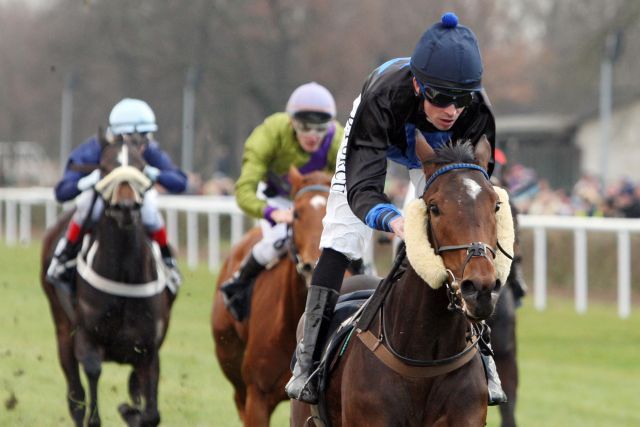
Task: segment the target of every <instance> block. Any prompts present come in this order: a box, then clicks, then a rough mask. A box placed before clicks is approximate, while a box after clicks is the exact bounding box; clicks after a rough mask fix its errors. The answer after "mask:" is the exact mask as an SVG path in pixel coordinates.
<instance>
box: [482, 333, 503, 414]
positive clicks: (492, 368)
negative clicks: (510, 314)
mask: <svg viewBox="0 0 640 427" xmlns="http://www.w3.org/2000/svg"><path fill="white" fill-rule="evenodd" d="M480 358H481V359H482V364H483V365H484V372H485V375H486V376H487V388H488V389H489V402H488V403H489V406H495V405H499V404H501V403H506V402H507V395H506V394H505V392H504V390H502V382H500V377H499V376H498V369H497V367H496V362H495V361H494V360H493V349H492V348H491V329H490V328H489V326H486V328H485V331H484V333H483V334H482V339H481V343H480Z"/></svg>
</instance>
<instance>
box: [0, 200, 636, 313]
mask: <svg viewBox="0 0 640 427" xmlns="http://www.w3.org/2000/svg"><path fill="white" fill-rule="evenodd" d="M158 203H159V206H160V209H161V210H163V211H164V213H165V218H166V222H167V232H168V234H169V240H170V241H171V242H174V243H175V242H179V241H180V236H179V235H178V233H179V229H180V228H179V227H178V215H179V214H182V215H185V216H186V227H185V230H186V236H185V239H183V240H184V241H185V242H186V245H185V247H186V254H187V265H188V267H189V268H195V267H196V266H197V265H198V261H199V247H200V238H201V236H202V233H201V232H200V230H199V221H198V219H199V216H201V215H206V217H207V229H208V230H207V236H206V238H207V247H208V251H207V252H208V253H207V260H208V265H209V269H210V270H211V271H215V270H217V269H218V267H219V265H220V262H221V251H220V241H221V239H220V235H221V217H222V216H229V217H230V236H231V243H235V242H237V241H238V240H239V239H240V238H241V236H242V234H243V232H244V227H243V223H244V216H243V214H242V212H241V211H240V209H239V208H238V206H237V205H236V203H235V200H234V199H233V197H224V196H167V195H162V196H160V197H159V199H158ZM33 206H44V207H45V224H43V226H45V225H46V226H49V225H51V224H53V223H54V222H55V220H56V217H57V214H58V210H59V205H58V204H57V203H56V202H55V200H54V198H53V191H52V190H51V189H50V188H0V232H2V233H3V234H4V237H5V242H6V243H7V244H8V245H15V244H16V243H18V242H21V243H29V242H30V241H31V229H32V226H33V224H32V218H31V208H32V207H33ZM3 207H4V209H3ZM520 226H521V227H522V228H526V229H531V230H533V236H534V240H533V242H534V251H533V266H534V269H533V298H534V306H535V307H536V308H537V309H538V310H543V309H545V307H546V304H547V242H546V235H547V234H546V233H547V230H570V231H573V233H574V273H575V275H574V277H575V285H574V293H575V308H576V311H577V312H578V313H584V312H585V311H586V310H587V296H588V286H587V284H588V280H587V265H588V264H587V262H588V260H587V232H591V231H598V232H608V233H616V235H617V241H618V244H617V260H618V262H617V270H618V314H619V316H620V317H622V318H626V317H628V316H629V315H630V314H631V239H630V234H631V233H640V220H633V219H620V218H582V217H559V216H529V215H523V216H520Z"/></svg>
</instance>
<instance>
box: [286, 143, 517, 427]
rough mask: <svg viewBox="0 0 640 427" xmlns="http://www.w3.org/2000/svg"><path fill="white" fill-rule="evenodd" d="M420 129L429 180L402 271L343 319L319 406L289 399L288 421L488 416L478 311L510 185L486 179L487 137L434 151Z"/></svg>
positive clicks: (408, 231)
mask: <svg viewBox="0 0 640 427" xmlns="http://www.w3.org/2000/svg"><path fill="white" fill-rule="evenodd" d="M416 139H417V147H416V148H417V154H418V157H419V158H420V160H421V161H422V163H423V170H424V175H425V179H426V185H425V191H424V193H423V195H422V197H421V198H419V199H417V200H415V201H414V202H412V203H411V204H410V205H409V208H408V209H407V212H406V219H405V241H406V254H407V256H406V260H407V261H408V262H404V263H403V264H402V266H400V263H399V262H398V261H396V264H395V267H396V268H397V267H399V270H397V271H401V270H402V268H403V267H404V268H406V271H404V273H402V274H393V275H390V276H389V277H390V278H391V280H385V281H383V282H382V283H381V284H380V285H379V286H378V288H377V290H376V293H375V294H374V295H373V297H372V298H370V299H369V300H368V302H367V304H366V305H365V306H364V309H363V310H362V312H361V315H360V317H359V319H358V320H354V321H352V322H351V326H350V327H351V333H350V334H349V335H348V336H347V338H346V341H345V343H344V344H341V345H340V346H339V347H338V348H340V349H341V352H340V357H339V358H338V359H337V362H336V363H335V367H334V370H333V372H331V373H330V375H328V378H327V377H325V378H326V380H325V381H323V387H322V389H321V391H322V390H324V391H323V396H322V398H321V407H322V408H324V409H323V410H321V411H320V412H318V411H317V409H318V407H317V406H314V407H309V406H308V405H306V404H304V403H302V402H299V401H292V405H291V406H292V425H294V426H305V425H316V426H324V425H330V426H334V427H335V426H343V425H344V426H365V425H366V426H439V427H440V426H456V427H457V426H484V425H485V422H486V416H487V402H488V392H487V380H486V377H485V372H484V368H483V362H482V359H481V357H480V354H479V349H478V347H479V346H480V344H481V342H482V327H481V323H480V321H482V320H483V319H486V318H488V317H489V316H490V315H491V314H492V313H493V311H494V308H495V305H496V301H497V299H498V292H499V291H500V288H501V286H502V285H503V284H504V281H505V280H506V277H507V275H508V272H509V267H510V259H509V258H508V257H509V256H510V255H509V254H510V251H511V250H512V246H513V222H512V219H511V215H510V213H507V211H508V209H509V207H508V205H507V204H506V203H505V202H507V200H508V197H507V195H506V192H503V191H500V190H499V189H494V187H492V185H491V184H490V182H489V179H488V175H487V173H486V170H487V166H488V162H489V159H490V157H491V148H490V146H489V143H488V142H487V140H486V139H485V138H482V139H481V140H480V141H479V142H478V143H477V144H476V147H475V149H474V148H473V146H472V145H471V144H470V143H468V142H466V143H457V144H450V145H447V146H445V147H443V148H442V149H440V150H438V152H434V150H432V149H431V148H430V147H429V146H428V144H427V143H426V141H425V140H424V138H422V135H420V134H417V135H416ZM502 203H504V206H501V204H502ZM505 213H507V215H506V216H505V217H503V215H504V214H505ZM499 218H501V219H500V220H499ZM499 230H502V231H499ZM499 237H500V238H499ZM507 251H509V253H508V254H507V253H506V252H507ZM503 252H504V253H503ZM399 259H401V258H399ZM394 270H395V269H394ZM347 327H349V326H347ZM343 336H344V335H343ZM311 413H313V414H314V416H309V414H311ZM318 416H319V417H320V419H321V420H323V421H324V423H322V422H320V421H319V419H318Z"/></svg>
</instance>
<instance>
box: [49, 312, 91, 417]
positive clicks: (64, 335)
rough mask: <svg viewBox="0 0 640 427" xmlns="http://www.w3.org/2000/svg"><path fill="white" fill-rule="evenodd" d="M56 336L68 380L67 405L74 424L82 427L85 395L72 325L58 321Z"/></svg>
mask: <svg viewBox="0 0 640 427" xmlns="http://www.w3.org/2000/svg"><path fill="white" fill-rule="evenodd" d="M56 334H57V338H58V357H59V358H60V365H61V366H62V370H63V371H64V375H65V377H66V378H67V404H68V406H69V412H70V414H71V417H72V418H73V422H74V423H75V425H76V426H77V427H81V426H82V425H83V421H84V415H85V407H86V404H85V401H84V399H85V395H84V388H83V387H82V382H81V381H80V370H79V369H78V361H77V360H76V356H75V354H74V353H73V351H74V350H73V337H72V335H71V325H70V324H69V322H68V321H66V319H65V320H62V321H61V320H56Z"/></svg>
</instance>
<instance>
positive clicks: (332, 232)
mask: <svg viewBox="0 0 640 427" xmlns="http://www.w3.org/2000/svg"><path fill="white" fill-rule="evenodd" d="M482 72H483V66H482V59H481V56H480V49H479V47H478V42H477V39H476V37H475V35H474V34H473V32H472V31H471V30H470V29H469V28H467V27H465V26H462V25H458V18H457V17H456V15H454V14H453V13H446V14H444V15H443V16H442V20H441V22H438V23H436V24H434V25H433V26H431V27H430V28H429V29H427V31H426V32H425V33H424V34H423V35H422V37H421V38H420V40H419V41H418V43H417V45H416V47H415V50H414V52H413V54H412V56H411V58H396V59H393V60H390V61H388V62H386V63H385V64H383V65H381V66H380V67H378V68H377V69H375V70H374V71H373V72H372V73H371V74H370V75H369V76H368V78H367V80H366V82H365V84H364V87H363V89H362V91H361V93H360V96H358V97H357V98H356V100H355V101H354V103H353V109H352V111H351V115H350V117H349V120H348V121H347V123H346V125H345V138H344V140H343V141H342V145H341V147H340V151H339V153H338V159H337V161H336V172H335V174H334V176H333V179H332V183H331V192H330V195H329V200H328V203H327V213H326V216H325V218H324V220H323V224H324V230H323V233H322V238H321V242H320V247H321V248H322V253H321V255H320V259H319V261H318V264H317V266H316V269H315V270H314V273H313V276H312V279H311V288H310V289H309V293H308V295H307V303H306V309H305V316H306V318H305V319H306V321H305V324H304V338H303V340H302V341H301V342H300V343H299V345H298V347H297V348H296V357H297V363H296V366H295V368H294V370H293V377H292V378H291V380H290V381H289V383H288V384H287V386H286V391H287V394H288V395H289V397H291V398H294V399H298V400H302V401H305V402H308V403H316V402H317V401H318V390H317V384H316V382H315V378H316V376H311V373H312V372H313V371H314V369H315V368H316V367H317V362H318V358H319V357H320V353H321V349H322V347H323V341H324V339H325V338H326V337H325V335H326V329H327V326H328V325H329V324H330V322H331V318H332V315H333V309H334V307H335V304H336V301H337V299H338V295H339V291H340V287H341V285H342V280H343V275H344V272H345V269H346V268H347V265H348V263H349V260H350V259H357V258H360V257H361V256H362V252H363V248H364V246H365V243H366V242H367V241H369V240H370V239H371V237H372V229H376V230H382V231H387V232H392V233H394V234H395V235H396V236H398V237H400V238H403V236H404V218H403V217H402V214H401V212H400V211H399V210H398V209H397V208H396V207H395V206H394V205H393V204H391V203H390V201H389V198H388V197H387V196H386V195H385V194H384V192H383V191H384V184H385V177H386V171H387V159H389V160H392V161H394V162H397V163H400V164H402V165H404V166H406V167H407V168H408V169H409V177H410V179H411V181H412V183H413V185H414V186H415V188H416V194H417V195H418V196H419V195H420V194H422V191H423V190H424V186H425V178H424V173H423V169H422V165H421V162H420V161H419V160H418V158H417V156H416V154H415V143H416V141H415V131H416V129H418V130H419V131H420V132H421V133H422V134H423V135H424V136H425V138H426V140H427V142H428V143H429V144H430V145H431V146H432V147H433V148H435V149H437V148H439V147H441V146H442V145H444V144H446V143H447V142H449V141H456V140H458V139H465V140H466V139H468V140H471V141H472V143H474V144H476V143H477V142H478V141H479V140H480V138H481V137H482V136H486V137H487V139H488V140H489V142H490V144H491V147H492V152H493V148H494V147H495V122H494V117H493V113H492V111H491V108H490V103H489V101H488V98H487V95H486V93H485V92H484V90H483V88H482ZM492 157H493V155H492ZM492 169H493V160H492V161H491V163H490V167H489V171H487V172H488V173H489V174H490V173H491V170H492ZM484 357H485V356H483V358H484ZM485 360H486V364H487V365H488V369H487V370H488V383H489V401H490V404H497V403H500V402H502V401H504V400H505V395H504V392H503V391H502V388H501V384H500V380H499V378H498V375H497V372H496V369H495V363H494V362H493V359H491V358H490V356H487V357H486V359H485Z"/></svg>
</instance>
